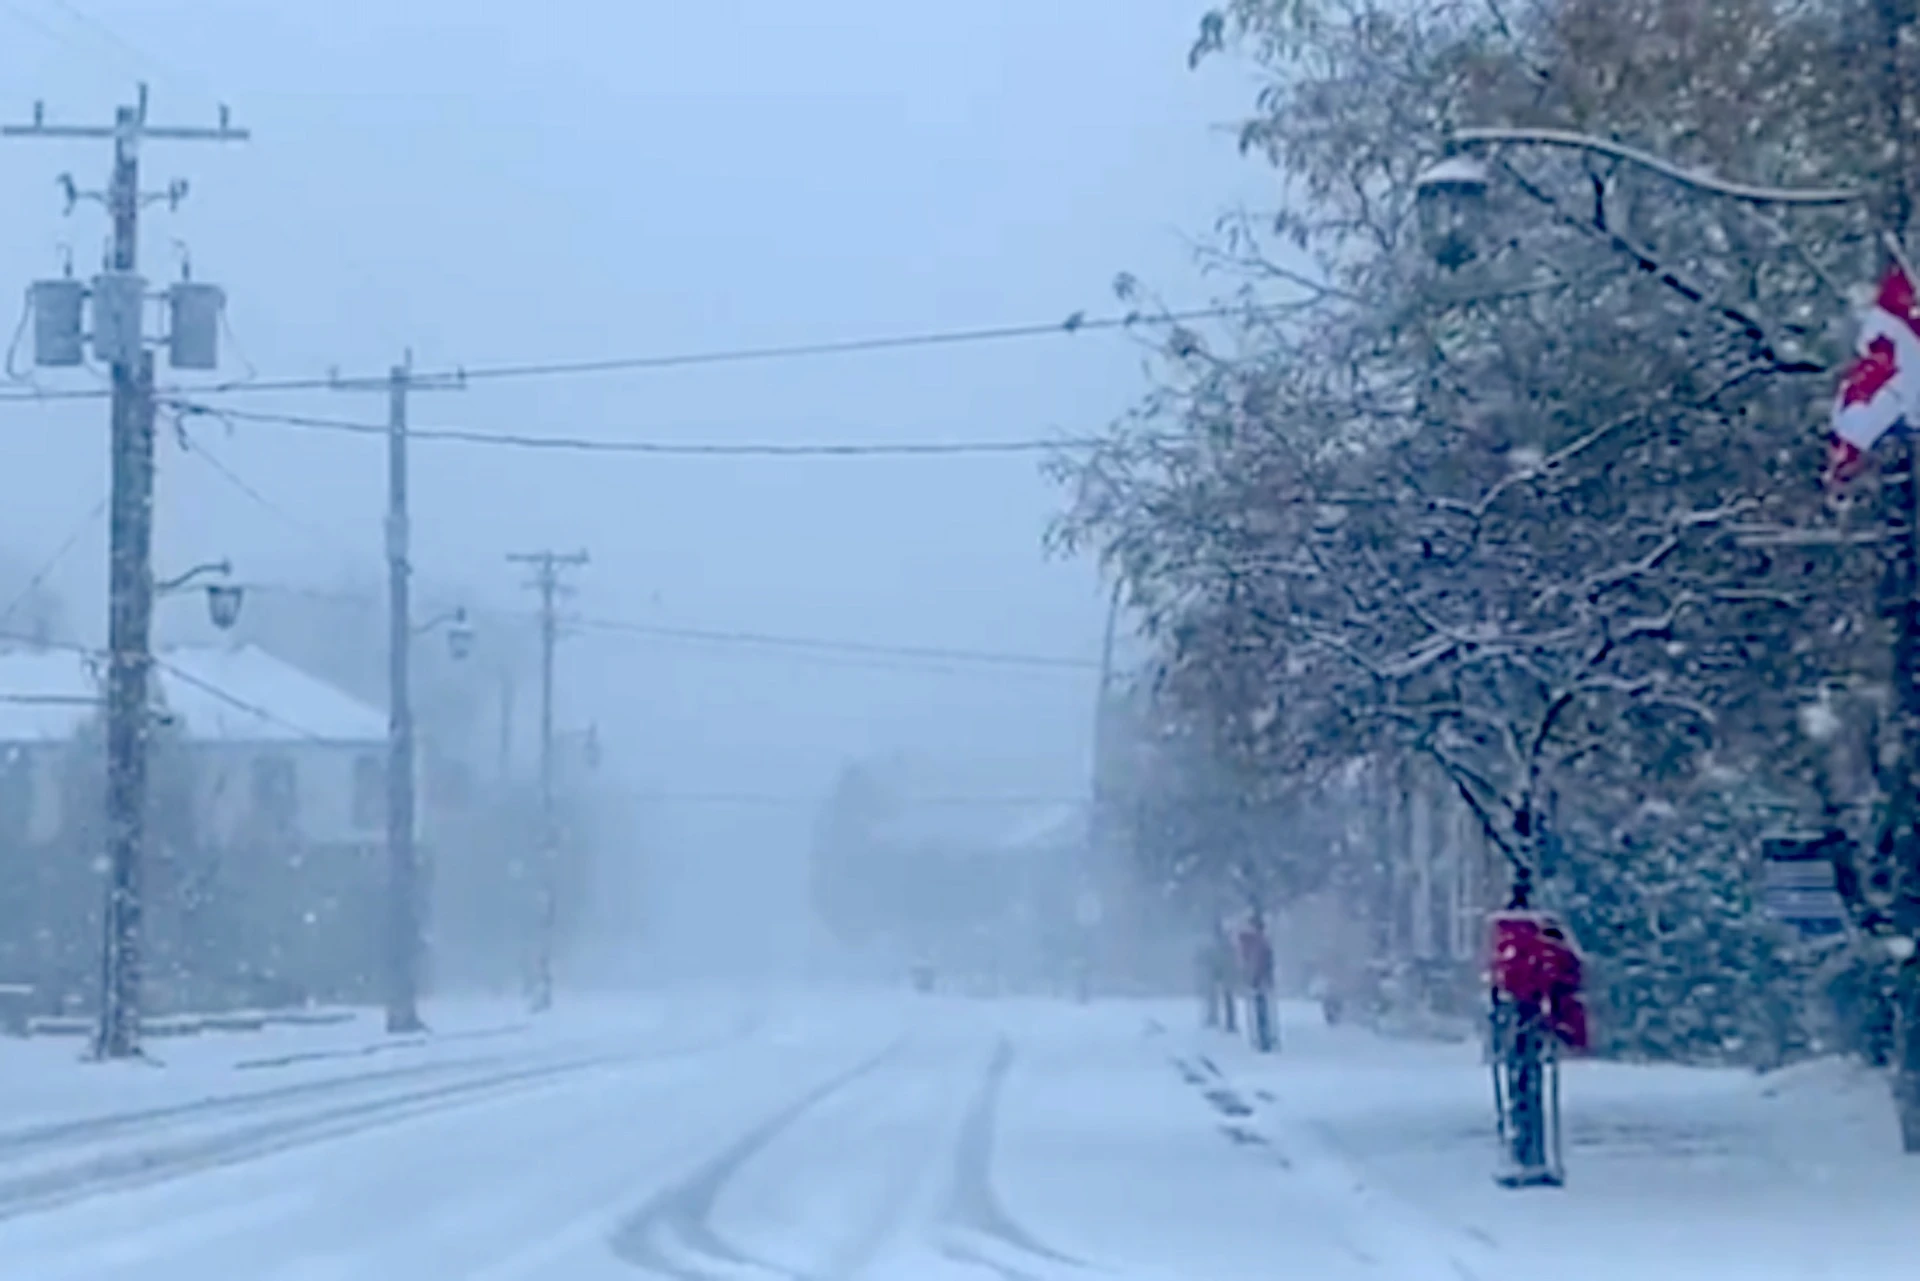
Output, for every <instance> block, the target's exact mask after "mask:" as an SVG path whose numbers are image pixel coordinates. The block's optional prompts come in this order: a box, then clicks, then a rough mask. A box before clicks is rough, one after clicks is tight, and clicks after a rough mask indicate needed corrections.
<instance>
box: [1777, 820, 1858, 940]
mask: <svg viewBox="0 0 1920 1281" xmlns="http://www.w3.org/2000/svg"><path fill="white" fill-rule="evenodd" d="M1760 848H1761V853H1762V854H1763V855H1764V856H1765V858H1766V879H1765V882H1764V885H1763V887H1762V902H1763V903H1764V905H1765V907H1766V910H1767V912H1768V913H1769V914H1770V915H1772V916H1774V917H1776V918H1778V919H1779V920H1782V921H1785V922H1786V923H1787V924H1789V925H1792V926H1794V927H1795V928H1797V929H1798V930H1799V931H1800V932H1801V933H1802V934H1808V935H1821V934H1837V933H1839V932H1840V931H1841V930H1843V929H1845V928H1846V924H1847V906H1846V903H1845V902H1844V901H1843V900H1842V899H1841V897H1840V891H1839V888H1838V884H1837V882H1836V879H1835V876H1834V867H1833V850H1834V845H1833V844H1832V842H1831V838H1828V837H1820V836H1814V837H1791V836H1779V837H1771V838H1769V839H1767V840H1765V841H1763V842H1762V843H1761V847H1760Z"/></svg>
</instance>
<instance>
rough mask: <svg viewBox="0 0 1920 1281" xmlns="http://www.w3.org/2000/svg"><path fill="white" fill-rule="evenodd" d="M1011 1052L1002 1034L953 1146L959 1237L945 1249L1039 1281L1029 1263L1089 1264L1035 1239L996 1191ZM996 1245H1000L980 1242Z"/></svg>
mask: <svg viewBox="0 0 1920 1281" xmlns="http://www.w3.org/2000/svg"><path fill="white" fill-rule="evenodd" d="M1013 1057H1014V1052H1013V1043H1012V1042H1010V1041H1008V1040H1007V1039H1006V1038H1004V1037H1002V1038H1001V1040H1000V1042H999V1044H998V1045H996V1046H995V1047H994V1052H993V1058H992V1060H991V1061H990V1062H989V1063H988V1064H987V1070H986V1075H985V1076H984V1077H982V1078H981V1081H980V1086H979V1089H978V1090H977V1091H975V1093H974V1097H973V1102H972V1104H971V1105H970V1106H969V1107H968V1109H967V1115H966V1119H965V1120H964V1121H962V1122H961V1126H960V1141H959V1143H958V1145H957V1146H956V1148H955V1151H954V1166H953V1195H952V1198H951V1200H950V1201H949V1203H948V1206H947V1212H946V1216H945V1220H944V1224H943V1226H944V1227H945V1228H946V1229H947V1230H948V1231H949V1232H952V1233H954V1234H956V1239H954V1240H950V1241H948V1242H946V1243H945V1244H944V1245H943V1246H942V1247H941V1253H942V1254H944V1255H946V1257H947V1258H949V1259H952V1260H954V1261H955V1262H956V1263H965V1264H971V1265H973V1266H975V1267H984V1268H989V1269H991V1270H992V1271H994V1272H996V1273H998V1274H999V1275H1000V1276H1001V1277H1003V1278H1005V1281H1037V1278H1036V1277H1035V1274H1034V1273H1032V1272H1029V1271H1027V1270H1026V1269H1027V1266H1029V1264H1031V1263H1038V1264H1040V1265H1042V1267H1043V1269H1044V1270H1047V1271H1052V1270H1056V1269H1058V1268H1060V1267H1067V1268H1073V1269H1079V1270H1085V1269H1087V1268H1088V1267H1089V1265H1088V1264H1087V1263H1085V1262H1084V1261H1082V1260H1080V1259H1076V1258H1074V1257H1072V1256H1071V1255H1067V1254H1062V1253H1061V1252H1060V1251H1058V1250H1055V1249H1053V1248H1052V1247H1051V1246H1048V1245H1045V1244H1043V1243H1042V1242H1041V1241H1039V1240H1037V1239H1036V1238H1035V1237H1034V1236H1033V1234H1032V1233H1030V1232H1028V1231H1027V1230H1026V1229H1025V1228H1023V1227H1021V1226H1020V1224H1018V1223H1017V1222H1015V1221H1014V1219H1013V1217H1012V1216H1011V1215H1009V1214H1008V1213H1007V1211H1006V1209H1005V1207H1004V1206H1002V1205H1001V1203H1000V1198H999V1196H998V1194H997V1193H996V1192H995V1191H994V1188H993V1142H994V1134H995V1132H996V1131H997V1130H998V1128H999V1124H1000V1094H1001V1090H1002V1088H1003V1087H1004V1086H1005V1084H1006V1079H1007V1073H1008V1072H1009V1071H1010V1070H1011V1069H1012V1068H1013ZM992 1246H997V1247H999V1249H997V1250H990V1249H985V1248H982V1247H992ZM1003 1254H1011V1255H1012V1257H1013V1258H1015V1259H1016V1260H1018V1261H1019V1262H1018V1263H1007V1262H1003V1261H1002V1258H1001V1256H1002V1255H1003ZM1045 1265H1052V1267H1050V1268H1049V1267H1046V1266H1045Z"/></svg>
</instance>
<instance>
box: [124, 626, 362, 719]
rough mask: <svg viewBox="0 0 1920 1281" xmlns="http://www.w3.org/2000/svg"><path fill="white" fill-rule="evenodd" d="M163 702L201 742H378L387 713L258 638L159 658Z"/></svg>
mask: <svg viewBox="0 0 1920 1281" xmlns="http://www.w3.org/2000/svg"><path fill="white" fill-rule="evenodd" d="M154 676H155V679H156V681H157V682H158V684H159V693H160V702H161V703H162V705H163V706H164V707H165V708H166V710H167V711H168V712H170V713H172V715H173V716H174V718H175V725H176V727H177V729H178V730H179V731H180V732H182V733H184V734H185V736H186V737H187V738H188V739H189V740H191V741H199V742H242V743H262V742H274V743H277V742H316V741H318V742H327V743H379V742H385V741H386V738H387V715H386V713H385V712H383V711H380V710H379V709H378V708H373V707H369V706H367V705H366V704H365V703H362V702H361V701H360V700H359V699H357V698H354V697H353V696H352V695H350V694H347V693H345V692H343V691H341V690H339V689H336V688H335V687H334V686H332V685H329V684H327V682H325V681H323V680H321V679H319V678H318V677H316V676H311V675H309V674H308V673H306V672H303V671H301V670H300V669H299V668H298V667H295V666H294V665H293V664H292V663H288V662H285V661H283V660H281V659H278V658H275V657H274V656H273V655H272V654H269V653H268V652H267V651H266V650H264V649H261V648H260V647H259V646H258V645H240V646H231V647H230V646H182V647H179V648H175V649H168V650H163V651H161V653H160V654H159V655H158V660H157V661H156V663H155V664H154Z"/></svg>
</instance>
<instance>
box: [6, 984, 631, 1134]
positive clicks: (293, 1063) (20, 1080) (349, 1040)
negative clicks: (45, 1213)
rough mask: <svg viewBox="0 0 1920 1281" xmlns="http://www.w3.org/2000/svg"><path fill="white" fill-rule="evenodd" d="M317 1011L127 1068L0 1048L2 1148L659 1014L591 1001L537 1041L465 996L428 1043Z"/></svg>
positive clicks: (54, 1045)
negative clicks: (35, 1130) (40, 1136)
mask: <svg viewBox="0 0 1920 1281" xmlns="http://www.w3.org/2000/svg"><path fill="white" fill-rule="evenodd" d="M315 1013H316V1015H317V1016H318V1017H320V1018H324V1019H326V1020H328V1021H325V1022H315V1023H311V1024H304V1025H303V1024H287V1023H279V1022H275V1023H271V1024H268V1025H266V1026H264V1027H262V1028H260V1029H258V1030H255V1031H233V1032H221V1031H214V1032H206V1033H202V1034H199V1035H195V1036H165V1037H149V1038H148V1040H147V1042H146V1047H145V1049H146V1056H145V1061H136V1062H130V1063H113V1064H87V1063H83V1060H84V1059H85V1057H86V1055H87V1052H88V1049H89V1045H90V1038H89V1037H88V1036H85V1035H75V1036H35V1037H32V1038H28V1039H24V1040H10V1039H0V1092H4V1097H5V1099H6V1107H5V1112H4V1115H5V1117H6V1120H5V1121H0V1150H3V1145H4V1143H5V1136H7V1135H9V1134H15V1133H18V1132H19V1131H21V1130H23V1129H26V1128H29V1127H42V1126H48V1125H53V1124H58V1123H61V1122H65V1121H69V1120H75V1119H80V1118H86V1117H97V1116H100V1115H102V1114H105V1113H109V1112H114V1113H117V1112H122V1111H128V1112H131V1111H136V1110H142V1109H151V1108H161V1107H169V1106H175V1105H179V1104H183V1103H191V1102H195V1101H197V1100H201V1099H206V1098H216V1097H224V1096H227V1095H236V1094H250V1093H256V1092H270V1091H277V1090H280V1089H282V1088H284V1087H287V1086H290V1085H300V1084H304V1083H308V1082H319V1081H329V1080H334V1079H337V1078H340V1077H343V1076H362V1075H365V1074H367V1073H374V1072H383V1071H389V1070H396V1069H400V1068H404V1067H416V1066H421V1065H426V1064H438V1063H448V1062H465V1061H473V1060H480V1059H489V1058H496V1057H499V1056H501V1055H506V1054H513V1053H524V1052H525V1051H526V1050H527V1049H528V1048H529V1047H530V1046H535V1045H538V1046H543V1047H549V1048H551V1047H554V1046H557V1045H565V1044H568V1043H578V1042H590V1041H591V1040H592V1039H593V1038H594V1037H595V1036H596V1035H597V1033H598V1031H599V1030H600V1029H601V1028H603V1027H604V1026H605V1024H606V1022H607V1021H608V1020H609V1018H610V1017H612V1018H617V1019H618V1021H619V1022H620V1023H621V1024H622V1025H623V1026H632V1025H634V1024H635V1023H636V1022H637V1021H646V1020H652V1021H655V1022H657V1021H659V1020H661V1019H663V1018H664V1017H665V1010H664V1008H663V1006H662V1005H661V1003H659V1002H654V1003H652V1004H648V1003H645V1002H638V1001H631V1000H629V1001H623V1002H621V1003H619V1005H618V1009H617V1014H615V1015H611V1016H610V1015H609V1013H608V1010H607V1006H606V1004H605V1003H602V1002H594V1003H590V1004H588V1005H586V1006H584V1007H576V1008H574V1009H572V1010H565V1011H561V1012H560V1014H559V1015H558V1016H557V1017H556V1019H555V1020H553V1021H552V1022H550V1023H548V1024H547V1025H546V1026H544V1027H541V1028H540V1029H539V1030H538V1031H537V1032H536V1030H535V1028H534V1024H533V1022H532V1020H531V1019H529V1018H528V1016H527V1014H526V1012H525V1006H524V1004H523V1003H520V1002H514V1001H507V1000H487V999H478V998H468V999H459V1000H442V1001H436V1002H430V1003H429V1004H428V1005H427V1007H426V1008H425V1009H424V1010H423V1018H424V1019H425V1020H426V1022H427V1024H428V1026H429V1027H430V1028H431V1029H432V1030H431V1033H430V1034H428V1035H423V1036H404V1037H389V1036H387V1035H386V1034H385V1031H384V1028H383V1026H382V1021H381V1020H382V1016H381V1014H380V1012H379V1011H377V1010H366V1009H352V1010H338V1011H327V1010H323V1011H316V1012H315ZM342 1016H344V1018H342ZM336 1018H340V1019H341V1021H338V1022H335V1021H332V1020H333V1019H336Z"/></svg>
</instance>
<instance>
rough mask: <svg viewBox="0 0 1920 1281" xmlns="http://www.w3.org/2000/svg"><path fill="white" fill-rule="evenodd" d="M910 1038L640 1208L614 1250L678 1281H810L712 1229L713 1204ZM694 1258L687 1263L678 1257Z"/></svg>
mask: <svg viewBox="0 0 1920 1281" xmlns="http://www.w3.org/2000/svg"><path fill="white" fill-rule="evenodd" d="M905 1045H906V1040H905V1038H902V1039H901V1040H898V1041H895V1042H894V1043H893V1044H892V1045H889V1046H888V1047H887V1048H886V1049H884V1050H882V1051H880V1053H878V1054H876V1055H874V1056H872V1057H871V1058H868V1059H864V1060H862V1061H861V1062H859V1063H857V1064H855V1065H854V1066H853V1067H851V1068H849V1069H847V1070H846V1071H843V1072H840V1073H838V1074H837V1075H835V1076H832V1077H829V1078H828V1079H827V1080H826V1081H824V1082H822V1083H821V1084H819V1085H817V1086H815V1087H814V1088H813V1089H811V1090H808V1091H807V1092H806V1093H805V1094H802V1095H801V1096H800V1097H799V1098H797V1099H795V1100H793V1101H792V1102H791V1103H788V1104H787V1105H786V1106H785V1107H783V1108H781V1109H780V1110H779V1111H778V1112H775V1113H774V1114H773V1115H772V1116H770V1117H768V1118H767V1119H766V1120H764V1121H762V1122H761V1123H760V1124H759V1125H756V1126H755V1127H754V1128H753V1129H751V1130H749V1131H747V1133H746V1134H744V1135H742V1136H741V1137H740V1138H738V1139H736V1140H734V1142H733V1143H731V1144H730V1145H728V1146H727V1147H726V1148H725V1149H723V1150H722V1151H721V1152H720V1154H719V1155H718V1156H715V1157H713V1158H712V1159H711V1160H709V1161H708V1162H707V1163H706V1164H705V1165H703V1166H701V1167H700V1168H699V1169H698V1170H696V1171H695V1172H694V1173H693V1174H692V1175H691V1176H690V1177H688V1178H686V1179H684V1180H682V1181H681V1182H679V1183H676V1184H674V1185H672V1186H670V1187H669V1188H667V1190H666V1191H664V1192H662V1193H660V1194H659V1195H657V1196H655V1197H654V1198H653V1199H652V1200H651V1201H648V1202H647V1203H646V1204H645V1205H643V1206H642V1207H641V1208H640V1209H638V1210H636V1211H634V1212H633V1213H632V1214H631V1215H629V1216H628V1217H627V1218H626V1219H625V1220H624V1221H622V1222H621V1224H620V1225H619V1226H618V1227H617V1228H615V1229H614V1231H613V1234H612V1236H611V1237H610V1238H609V1239H608V1242H607V1244H608V1246H609V1247H610V1248H611V1249H612V1251H613V1253H614V1254H615V1255H616V1256H617V1257H619V1258H620V1259H621V1260H623V1261H624V1262H626V1263H629V1264H631V1265H633V1266H634V1267H636V1268H640V1269H643V1270H645V1271H648V1272H651V1273H654V1274H656V1275H658V1276H663V1277H672V1278H675V1281H720V1279H722V1278H726V1277H728V1276H729V1275H732V1276H739V1275H742V1274H745V1275H748V1276H760V1277H779V1278H783V1279H784V1281H807V1278H805V1277H803V1276H802V1275H801V1274H799V1273H796V1272H794V1271H792V1270H790V1269H787V1268H783V1267H780V1266H779V1265H777V1264H774V1263H771V1262H769V1261H767V1260H765V1259H758V1258H755V1257H753V1256H752V1255H749V1254H747V1253H746V1252H745V1251H743V1250H740V1249H738V1248H737V1247H735V1246H733V1245H731V1244H729V1243H728V1242H727V1241H726V1240H725V1239H723V1238H722V1237H721V1236H720V1234H719V1233H718V1232H716V1231H715V1230H714V1228H713V1224H712V1220H713V1211H714V1205H715V1203H716V1202H718V1201H719V1199H720V1193H721V1192H722V1190H724V1189H725V1187H726V1185H727V1184H728V1183H729V1182H730V1181H731V1180H732V1179H733V1178H734V1176H735V1175H737V1174H738V1173H739V1172H740V1170H741V1169H742V1168H743V1167H744V1166H745V1165H746V1164H747V1163H748V1162H749V1161H751V1160H753V1159H754V1158H755V1157H756V1156H758V1155H759V1154H760V1153H762V1152H764V1151H765V1150H766V1149H767V1148H768V1147H770V1146H771V1145H772V1144H773V1142H774V1140H776V1139H778V1138H779V1137H780V1135H781V1134H783V1133H784V1132H785V1131H787V1130H788V1129H790V1128H791V1127H792V1126H793V1125H795V1124H796V1123H797V1122H799V1120H800V1119H801V1118H802V1117H803V1116H805V1115H806V1114H807V1113H808V1112H810V1111H812V1110H813V1109H814V1108H816V1107H818V1106H820V1104H822V1103H824V1102H826V1101H827V1100H828V1099H829V1098H831V1097H833V1096H834V1095H835V1094H837V1093H839V1092H840V1091H841V1090H844V1089H846V1088H847V1087H848V1086H850V1085H852V1084H854V1083H855V1082H856V1081H859V1080H861V1079H863V1078H865V1077H867V1076H870V1075H872V1074H873V1073H874V1072H876V1071H878V1070H879V1069H880V1068H881V1067H883V1066H884V1065H885V1064H886V1063H888V1062H889V1061H890V1060H892V1059H893V1058H895V1057H896V1056H898V1054H899V1053H900V1051H901V1049H902V1048H903V1047H904V1046H905ZM676 1254H679V1255H685V1256H688V1259H689V1261H687V1262H682V1261H681V1259H679V1258H676V1257H675V1255H676Z"/></svg>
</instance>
